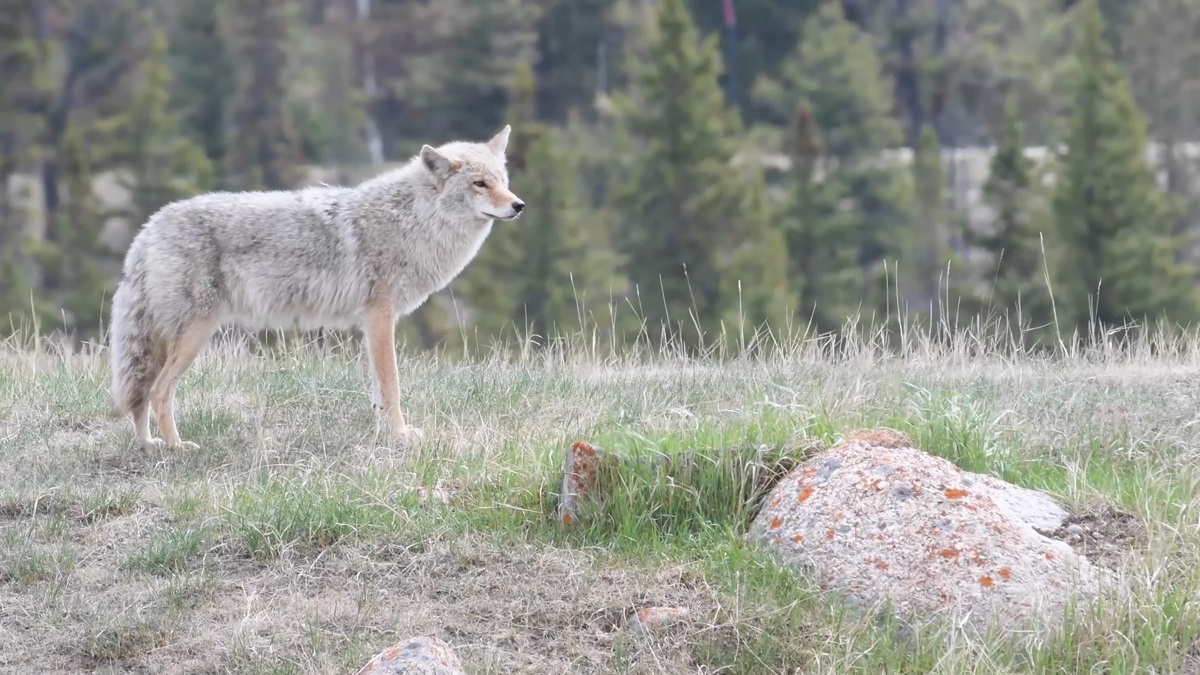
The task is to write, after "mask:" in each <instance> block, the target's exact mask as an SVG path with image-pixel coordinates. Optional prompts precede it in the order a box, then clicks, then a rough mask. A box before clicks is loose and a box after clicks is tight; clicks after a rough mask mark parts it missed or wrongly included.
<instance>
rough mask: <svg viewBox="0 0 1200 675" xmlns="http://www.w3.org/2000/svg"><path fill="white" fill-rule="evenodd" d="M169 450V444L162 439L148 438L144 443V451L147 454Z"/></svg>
mask: <svg viewBox="0 0 1200 675" xmlns="http://www.w3.org/2000/svg"><path fill="white" fill-rule="evenodd" d="M166 449H167V442H166V441H164V440H163V439H161V438H147V439H146V440H144V441H142V450H145V451H147V452H162V451H163V450H166Z"/></svg>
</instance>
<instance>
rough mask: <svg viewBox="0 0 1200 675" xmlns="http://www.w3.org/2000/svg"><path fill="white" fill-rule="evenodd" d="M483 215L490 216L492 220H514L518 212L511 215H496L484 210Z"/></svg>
mask: <svg viewBox="0 0 1200 675" xmlns="http://www.w3.org/2000/svg"><path fill="white" fill-rule="evenodd" d="M483 215H485V216H487V217H488V218H492V219H494V220H516V219H517V216H518V215H520V214H518V213H514V214H512V215H511V216H498V215H496V214H494V213H488V212H487V211H484V212H483Z"/></svg>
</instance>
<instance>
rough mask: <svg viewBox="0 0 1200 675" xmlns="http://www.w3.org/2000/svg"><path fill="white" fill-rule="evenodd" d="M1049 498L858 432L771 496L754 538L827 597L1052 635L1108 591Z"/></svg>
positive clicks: (888, 435)
mask: <svg viewBox="0 0 1200 675" xmlns="http://www.w3.org/2000/svg"><path fill="white" fill-rule="evenodd" d="M1066 516H1067V513H1066V511H1065V510H1063V509H1062V507H1060V506H1059V505H1058V504H1056V503H1054V501H1053V500H1051V499H1050V498H1049V497H1048V496H1046V495H1045V494H1042V493H1039V492H1034V491H1032V490H1027V489H1024V488H1021V487H1018V486H1015V485H1012V484H1009V483H1006V482H1004V481H1001V480H998V479H996V478H993V477H990V476H984V475H980V474H975V473H969V472H965V471H963V470H961V469H959V468H958V467H957V466H955V465H954V464H952V463H951V462H949V461H947V460H945V459H941V458H939V457H934V456H933V455H929V454H927V453H925V452H922V451H921V450H918V449H916V448H913V447H912V442H911V441H910V440H909V439H908V438H907V437H905V436H904V435H903V434H900V433H898V432H894V431H890V430H876V431H867V432H859V433H856V434H852V435H850V436H849V437H848V438H847V439H846V440H845V441H844V442H843V443H841V444H840V445H838V446H836V447H834V448H832V449H830V450H828V451H826V452H823V453H821V454H819V455H817V456H815V457H812V458H811V459H809V460H808V461H806V462H804V463H803V464H800V465H799V466H797V467H796V468H795V469H793V470H792V471H791V472H790V473H789V474H788V475H787V476H786V477H784V478H783V479H782V480H781V481H779V483H778V484H776V486H775V488H774V489H773V490H772V491H771V492H770V494H769V495H768V496H767V498H766V500H765V502H764V504H763V508H762V510H761V511H760V512H759V513H758V515H757V516H756V517H755V519H754V521H753V523H752V524H751V527H750V531H749V533H748V534H747V539H748V540H749V541H751V542H755V543H757V544H759V545H761V546H765V547H768V548H769V549H772V550H774V551H776V552H777V553H778V554H779V555H780V556H781V558H782V559H783V560H784V561H786V562H787V563H789V564H793V565H796V566H798V567H800V568H801V569H803V570H805V571H806V572H808V573H809V574H811V575H812V576H813V577H814V578H815V580H816V581H817V582H818V583H820V585H821V586H822V587H823V588H826V589H830V590H837V591H841V592H843V593H845V594H846V595H847V596H849V598H851V599H852V600H854V601H858V602H866V603H876V602H882V601H884V600H890V602H891V606H892V609H893V611H894V613H895V614H896V615H898V616H900V617H904V618H913V617H921V618H934V617H939V618H951V619H959V620H964V619H965V621H966V622H967V623H968V624H969V625H972V626H975V627H977V628H980V629H986V628H988V627H999V628H1007V629H1013V630H1019V629H1022V628H1029V627H1030V624H1029V623H1028V622H1029V621H1031V620H1032V621H1035V622H1036V621H1042V622H1045V623H1043V624H1042V625H1049V626H1053V625H1054V624H1056V623H1058V622H1059V621H1061V619H1062V614H1063V610H1064V608H1065V607H1067V606H1068V604H1069V603H1071V602H1072V601H1073V600H1075V599H1081V598H1087V597H1089V596H1091V595H1092V594H1093V593H1095V592H1096V590H1097V583H1098V582H1097V576H1096V569H1095V568H1094V567H1093V566H1092V565H1091V564H1090V563H1089V562H1088V561H1087V560H1086V559H1084V558H1082V557H1080V556H1079V555H1077V554H1076V553H1075V552H1074V551H1073V550H1072V549H1071V548H1070V547H1069V546H1067V545H1066V544H1065V543H1063V542H1061V541H1057V540H1054V539H1051V538H1049V537H1046V536H1043V535H1041V534H1039V533H1038V532H1037V531H1035V529H1034V528H1035V527H1037V528H1040V529H1054V528H1055V527H1058V526H1059V525H1060V524H1061V523H1062V522H1063V521H1064V519H1065V518H1066Z"/></svg>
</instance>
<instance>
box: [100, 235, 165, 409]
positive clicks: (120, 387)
mask: <svg viewBox="0 0 1200 675" xmlns="http://www.w3.org/2000/svg"><path fill="white" fill-rule="evenodd" d="M137 243H138V242H135V246H134V247H131V250H130V252H129V259H128V260H127V261H126V265H125V274H124V276H123V278H122V279H121V283H120V285H119V286H117V292H116V293H114V294H113V304H112V322H111V323H110V325H109V355H110V358H111V363H112V397H113V402H114V403H115V404H116V408H117V411H118V412H120V413H121V414H128V413H129V412H131V411H133V410H138V409H140V408H142V407H143V406H144V405H145V404H146V398H147V396H149V394H150V387H151V385H153V384H154V379H155V378H156V377H158V373H159V371H161V370H162V366H163V363H162V361H163V354H162V350H161V349H160V348H159V340H158V337H157V335H156V331H155V328H154V321H153V318H152V317H151V315H150V307H149V303H148V299H147V298H146V293H145V283H146V279H145V272H144V266H143V264H142V258H143V254H144V252H143V250H142V247H140V246H137V245H136V244H137Z"/></svg>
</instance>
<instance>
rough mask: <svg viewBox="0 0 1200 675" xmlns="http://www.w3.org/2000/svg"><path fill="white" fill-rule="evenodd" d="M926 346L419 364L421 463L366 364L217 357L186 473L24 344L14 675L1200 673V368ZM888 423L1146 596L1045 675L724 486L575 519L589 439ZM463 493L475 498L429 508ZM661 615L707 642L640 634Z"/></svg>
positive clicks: (12, 368)
mask: <svg viewBox="0 0 1200 675" xmlns="http://www.w3.org/2000/svg"><path fill="white" fill-rule="evenodd" d="M913 337H914V339H913V340H910V341H907V342H906V343H905V344H906V347H905V348H904V349H903V353H901V354H899V355H894V354H893V355H890V356H889V355H885V353H884V352H883V351H882V350H880V349H877V348H876V346H875V345H873V344H872V343H870V342H862V341H858V342H854V343H852V344H849V345H845V346H843V347H842V348H841V349H840V351H839V352H838V353H837V354H829V353H828V352H827V351H825V352H823V351H822V350H819V349H816V348H814V347H812V346H811V345H807V344H800V345H798V346H796V347H795V348H794V349H786V350H783V351H782V352H781V353H780V354H778V355H776V356H773V357H770V359H769V360H758V361H755V360H737V359H718V358H716V357H714V358H712V359H710V360H704V361H698V362H697V361H684V360H680V359H675V358H672V357H669V356H666V355H663V356H648V357H638V358H634V357H632V356H630V357H616V356H611V355H597V354H594V353H588V352H587V351H586V350H584V349H582V348H579V349H575V348H570V349H565V350H562V351H558V352H555V353H554V354H551V355H545V354H538V355H527V356H525V357H522V358H516V359H511V360H500V359H490V358H486V357H480V358H476V359H475V360H472V361H469V362H449V361H444V362H441V361H439V360H438V359H437V358H436V357H433V356H426V357H419V358H418V357H414V358H413V360H406V361H403V362H402V363H401V373H402V387H403V391H404V397H405V405H406V412H407V414H408V415H409V419H410V421H411V422H412V423H414V424H415V425H417V426H420V427H422V428H424V429H425V431H426V437H425V440H424V441H423V442H422V443H421V445H420V446H419V447H415V448H413V449H411V450H397V449H393V448H390V447H389V446H388V444H387V442H386V441H385V440H383V439H382V438H377V437H376V435H375V434H376V424H375V421H374V417H373V414H372V413H371V411H370V408H369V405H368V396H367V391H368V390H367V380H366V368H365V363H364V361H363V360H362V359H361V358H360V355H359V352H358V350H357V349H356V348H341V347H340V346H338V345H334V346H325V347H317V346H315V345H296V346H291V347H287V348H284V349H281V350H279V351H277V352H275V353H273V354H271V355H268V356H257V357H249V356H246V355H245V354H243V353H240V352H238V351H237V350H235V349H233V348H231V347H229V346H227V345H226V346H217V347H214V348H213V349H211V350H209V351H208V352H206V353H205V355H203V356H202V357H201V360H200V361H199V362H198V364H197V367H196V369H195V370H194V371H192V372H191V373H190V374H189V375H188V377H187V378H186V379H185V380H184V383H183V384H182V385H181V388H180V398H179V407H178V409H177V414H178V418H179V421H180V429H181V433H182V434H183V436H184V438H185V439H189V440H193V441H196V442H198V443H199V444H200V446H201V449H200V450H199V451H195V452H181V453H166V454H163V455H160V454H156V453H154V454H151V453H145V452H142V451H140V450H136V449H134V447H133V435H132V431H131V429H130V427H129V424H128V422H127V421H126V420H123V419H117V418H114V417H113V416H112V415H111V413H110V402H109V398H108V392H107V388H108V377H109V376H108V371H107V358H106V356H105V355H104V354H103V353H101V354H99V355H74V356H59V355H54V354H48V353H45V352H44V351H43V350H39V349H36V348H34V347H33V346H26V345H17V344H16V343H13V344H11V345H10V346H9V347H8V348H7V349H6V350H4V352H3V354H2V356H0V421H2V422H0V542H2V543H0V627H2V628H0V670H3V671H5V672H27V671H31V670H37V671H39V672H65V671H68V670H78V669H92V668H98V667H102V666H104V665H108V666H110V667H114V668H116V669H117V670H123V669H148V670H153V671H155V672H184V671H186V672H197V671H204V672H216V671H221V672H230V671H233V672H239V673H268V672H270V673H292V672H294V673H302V672H304V673H307V672H326V673H348V672H353V671H354V669H355V668H356V667H358V666H359V665H361V663H363V662H364V661H365V660H366V659H367V658H369V657H370V656H371V655H372V654H373V653H375V652H377V651H379V650H381V649H383V648H384V647H386V646H388V645H389V644H391V643H394V642H396V641H399V640H403V639H405V638H407V637H409V636H411V635H415V634H420V633H436V634H437V635H439V636H440V637H442V638H443V639H445V640H447V641H448V642H450V643H451V644H452V645H453V646H454V647H455V649H456V651H457V652H458V653H459V654H460V656H462V657H463V659H464V661H465V662H466V663H467V664H468V666H469V668H470V669H471V670H472V671H473V672H495V673H501V672H538V673H549V672H597V673H612V672H637V673H694V672H697V671H698V669H700V668H701V666H706V667H707V668H708V670H706V671H703V672H723V673H766V672H772V673H773V672H806V673H810V672H811V673H850V672H862V673H879V672H891V673H898V672H911V673H924V672H933V671H936V672H939V673H1011V672H1114V673H1122V672H1160V673H1161V672H1176V673H1182V672H1194V671H1189V670H1188V668H1193V669H1194V668H1195V667H1196V663H1195V662H1193V659H1194V658H1195V655H1196V654H1197V653H1198V650H1200V647H1197V646H1195V642H1194V641H1195V640H1196V638H1197V637H1198V634H1200V609H1198V608H1197V591H1200V579H1198V576H1197V575H1198V573H1200V572H1198V570H1200V548H1198V546H1200V533H1198V532H1200V530H1198V529H1197V526H1198V525H1200V515H1198V513H1200V512H1198V510H1197V506H1200V499H1198V498H1197V491H1196V489H1195V485H1196V477H1197V470H1196V466H1197V461H1196V460H1197V450H1196V448H1197V447H1200V426H1198V425H1197V424H1196V422H1197V420H1200V372H1198V368H1197V365H1198V364H1200V359H1198V358H1197V355H1198V354H1200V352H1198V351H1197V349H1196V348H1197V347H1198V346H1200V342H1196V341H1188V340H1182V341H1169V340H1166V339H1163V340H1155V339H1148V340H1147V341H1145V342H1143V343H1140V344H1137V345H1128V346H1126V347H1127V348H1125V349H1123V350H1117V349H1104V348H1098V349H1096V350H1093V351H1090V352H1088V353H1078V354H1073V355H1068V356H1060V357H1056V358H1053V359H1050V358H1036V357H1034V356H1032V355H1027V354H1022V353H1016V354H1013V353H1004V354H1002V353H1001V352H1000V351H999V350H997V349H994V348H993V347H992V346H991V345H992V343H990V342H989V341H987V340H983V339H978V338H977V337H975V336H971V335H966V334H963V335H960V336H958V337H957V338H956V339H955V340H953V341H951V344H949V346H935V345H933V344H932V343H930V342H929V341H927V340H923V339H921V338H920V336H913ZM869 426H888V427H891V428H895V429H899V430H902V431H905V432H906V433H908V434H910V435H911V436H912V438H913V439H914V440H915V441H916V442H917V443H918V444H919V445H920V446H921V447H922V448H925V449H926V450H929V451H931V452H934V453H936V454H939V455H942V456H945V457H948V458H950V459H952V460H953V461H955V462H956V463H958V464H959V465H960V466H963V467H964V468H967V469H970V470H975V471H986V472H989V473H993V474H995V475H999V476H1001V477H1003V478H1006V479H1008V480H1011V481H1013V482H1016V483H1019V484H1022V485H1026V486H1029V487H1033V488H1037V489H1043V490H1046V491H1048V492H1050V493H1051V494H1053V495H1054V496H1056V497H1057V498H1059V499H1060V500H1062V501H1063V503H1064V504H1065V505H1067V506H1068V508H1069V509H1070V510H1072V511H1073V512H1074V513H1075V514H1077V519H1078V520H1080V521H1081V523H1082V524H1083V525H1085V526H1086V528H1087V530H1088V534H1087V535H1086V536H1085V537H1084V539H1083V540H1081V541H1079V542H1076V543H1075V545H1076V546H1078V547H1080V548H1081V550H1084V551H1085V552H1087V553H1091V554H1093V555H1095V554H1098V553H1103V554H1105V558H1104V559H1103V560H1099V559H1096V560H1098V561H1099V562H1100V564H1103V565H1105V566H1107V567H1109V568H1111V569H1115V570H1117V572H1118V574H1119V575H1120V576H1121V577H1122V578H1124V579H1126V580H1127V581H1128V583H1129V586H1130V588H1131V589H1132V594H1131V595H1130V597H1129V598H1126V599H1125V600H1124V601H1122V602H1120V603H1115V602H1114V603H1106V604H1105V605H1104V606H1103V607H1102V608H1101V609H1100V610H1098V612H1097V614H1096V615H1095V616H1089V617H1086V618H1083V619H1080V620H1079V621H1078V622H1077V623H1073V624H1072V625H1071V626H1068V636H1067V638H1066V639H1065V640H1064V641H1063V642H1061V643H1057V644H1048V645H1046V646H1045V647H1044V648H1042V649H1041V650H1039V651H1037V652H1035V653H1033V654H1029V655H1025V656H1022V655H1018V654H1015V653H1013V652H1011V651H1010V650H1008V649H1007V648H1005V647H1003V646H1001V645H1000V644H999V643H997V644H966V643H964V642H962V641H953V642H951V643H949V644H947V643H946V642H943V641H938V640H935V639H934V638H933V636H932V635H919V636H917V638H916V640H915V641H914V642H913V643H908V644H906V643H905V642H902V641H901V638H899V637H897V636H896V635H895V634H893V633H892V632H889V631H888V630H887V629H886V628H885V627H881V626H879V625H876V624H874V623H872V622H870V621H866V620H863V619H860V618H858V617H856V616H854V615H851V614H846V613H844V612H842V611H840V610H839V608H838V606H837V605H836V604H835V603H832V602H830V601H828V600H826V599H822V598H821V597H820V596H818V595H817V594H815V593H814V590H813V588H812V586H811V585H810V584H809V583H807V581H806V580H805V579H804V578H803V577H802V576H800V575H798V574H794V573H791V572H787V571H784V570H780V569H778V568H777V567H776V566H774V565H773V564H772V563H771V562H770V561H769V560H767V559H766V558H765V557H762V556H758V555H756V554H755V553H753V552H752V551H750V550H747V549H746V548H744V547H742V546H741V545H740V544H739V539H738V537H739V535H740V534H741V528H742V527H743V525H744V522H745V518H746V516H747V514H746V513H745V512H744V509H742V508H741V507H740V505H739V503H738V499H739V497H740V496H741V495H739V493H738V490H736V489H734V488H732V487H730V486H731V485H732V483H731V482H729V481H722V480H720V476H721V471H722V466H723V465H722V464H720V462H717V463H716V464H714V467H715V469H714V471H713V472H712V475H713V481H712V484H711V485H698V486H691V487H689V488H687V489H685V490H679V491H676V492H674V493H672V494H669V495H665V496H664V494H665V493H663V492H661V491H656V490H655V489H653V486H648V485H647V484H646V483H644V482H639V481H638V480H636V477H629V478H630V479H629V480H627V481H625V482H623V483H621V484H620V486H619V487H618V490H620V491H622V492H621V493H620V494H618V498H616V499H614V500H613V501H612V503H611V504H610V509H609V511H608V512H607V513H606V514H604V517H603V518H600V519H598V520H596V521H594V522H593V523H592V524H591V525H590V526H587V527H584V528H581V529H578V530H574V531H571V532H567V533H564V532H562V531H561V530H560V529H559V528H558V527H557V526H556V524H555V520H554V505H555V501H554V492H555V491H556V489H557V485H558V479H559V475H558V472H559V471H560V469H561V461H562V453H563V451H564V450H565V448H566V447H567V446H568V445H569V444H570V443H571V442H573V441H576V440H588V441H590V442H593V443H595V444H597V445H600V446H602V447H604V448H606V449H608V450H610V451H612V452H616V453H619V454H622V455H649V454H654V453H675V452H679V451H684V450H692V451H698V452H699V453H701V455H704V456H710V457H713V458H721V457H725V458H728V457H738V456H739V455H738V453H739V452H753V451H754V450H755V449H756V448H761V447H763V446H767V447H778V446H783V445H785V444H798V443H804V442H808V440H809V439H819V440H821V441H824V442H827V443H828V442H833V441H836V439H837V437H838V436H839V435H840V434H842V433H845V432H848V431H851V430H853V429H857V428H862V427H869ZM731 450H732V454H731V452H730V451H731ZM725 468H728V467H727V466H726V467H725ZM438 484H440V485H441V486H442V487H443V488H444V489H445V490H446V491H454V494H455V495H456V497H455V499H454V500H453V501H451V502H450V503H449V504H441V503H437V502H436V501H435V502H433V503H430V502H428V501H422V500H421V499H419V497H418V493H417V492H416V489H417V488H419V487H430V486H435V485H438ZM622 497H624V498H622ZM1092 530H1095V531H1098V532H1100V534H1101V536H1100V537H1096V536H1094V535H1092V534H1091V531H1092ZM647 605H657V606H684V607H687V608H689V609H690V610H691V612H692V614H691V619H690V621H689V622H688V623H687V624H685V625H682V626H680V627H677V628H674V629H672V630H669V631H667V632H666V633H664V634H662V635H658V636H650V637H645V636H640V635H635V634H631V633H630V632H628V631H627V630H625V629H624V628H623V627H622V626H623V619H624V617H625V616H626V615H628V614H629V613H631V612H633V611H634V610H636V609H637V608H639V607H643V606H647ZM914 645H915V646H914ZM797 669H799V670H798V671H797Z"/></svg>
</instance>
